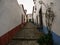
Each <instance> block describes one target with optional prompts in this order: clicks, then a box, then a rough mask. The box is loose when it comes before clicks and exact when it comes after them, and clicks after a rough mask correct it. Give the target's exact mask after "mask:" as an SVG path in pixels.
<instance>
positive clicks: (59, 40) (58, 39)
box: [43, 26, 60, 45]
mask: <svg viewBox="0 0 60 45" xmlns="http://www.w3.org/2000/svg"><path fill="white" fill-rule="evenodd" d="M43 32H44V33H45V34H47V33H48V30H47V27H45V26H43ZM52 36H53V37H52V38H53V41H54V45H60V35H58V34H56V33H55V32H53V31H52Z"/></svg>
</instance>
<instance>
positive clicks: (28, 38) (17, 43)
mask: <svg viewBox="0 0 60 45" xmlns="http://www.w3.org/2000/svg"><path fill="white" fill-rule="evenodd" d="M41 34H42V33H41V32H39V31H38V30H37V26H36V25H34V24H32V23H27V24H26V25H25V27H24V28H23V29H22V30H20V31H19V32H17V33H16V35H15V36H14V37H13V39H12V40H11V42H9V43H8V45H39V44H38V43H37V39H38V38H39V36H40V35H41Z"/></svg>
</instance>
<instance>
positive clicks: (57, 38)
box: [52, 32, 60, 45]
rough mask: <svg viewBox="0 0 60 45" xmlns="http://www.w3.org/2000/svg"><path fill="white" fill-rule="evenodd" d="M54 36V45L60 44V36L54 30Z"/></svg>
mask: <svg viewBox="0 0 60 45" xmlns="http://www.w3.org/2000/svg"><path fill="white" fill-rule="evenodd" d="M52 36H53V41H54V45H60V36H59V35H57V34H56V33H54V32H52Z"/></svg>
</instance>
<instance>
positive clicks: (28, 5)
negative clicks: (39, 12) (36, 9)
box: [17, 0, 34, 14]
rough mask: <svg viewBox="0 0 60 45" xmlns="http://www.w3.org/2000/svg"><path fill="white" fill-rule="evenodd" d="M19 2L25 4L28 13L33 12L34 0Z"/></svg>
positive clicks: (20, 0)
mask: <svg viewBox="0 0 60 45" xmlns="http://www.w3.org/2000/svg"><path fill="white" fill-rule="evenodd" d="M17 1H18V4H19V5H20V4H23V5H24V9H26V10H27V14H30V13H32V9H33V5H34V3H33V0H17Z"/></svg>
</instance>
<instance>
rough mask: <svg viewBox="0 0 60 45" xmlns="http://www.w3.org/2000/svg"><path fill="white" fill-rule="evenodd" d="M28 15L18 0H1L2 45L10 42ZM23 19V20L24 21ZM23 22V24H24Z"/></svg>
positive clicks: (0, 24) (0, 26) (0, 44)
mask: <svg viewBox="0 0 60 45" xmlns="http://www.w3.org/2000/svg"><path fill="white" fill-rule="evenodd" d="M22 15H24V16H25V15H26V14H25V12H24V10H23V9H22V7H21V6H20V5H18V2H17V0H0V45H5V44H6V43H7V42H9V41H10V40H11V39H12V37H13V35H15V33H16V32H17V31H18V30H20V29H21V28H22V27H23V26H21V25H24V24H25V22H24V20H23V19H24V17H23V19H22ZM22 20H23V22H22ZM22 23H23V24H22Z"/></svg>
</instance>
